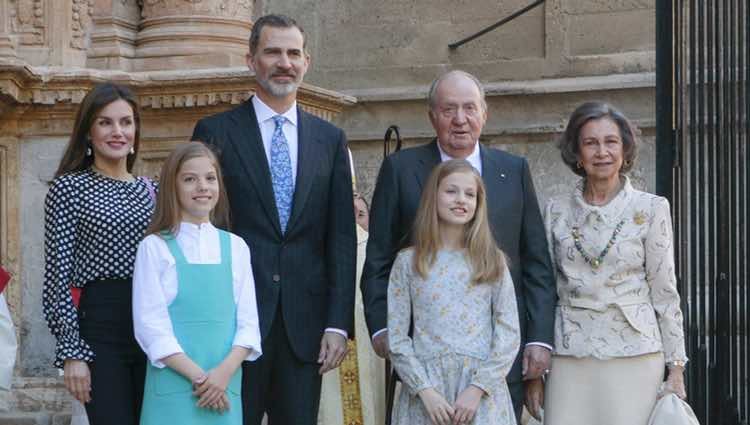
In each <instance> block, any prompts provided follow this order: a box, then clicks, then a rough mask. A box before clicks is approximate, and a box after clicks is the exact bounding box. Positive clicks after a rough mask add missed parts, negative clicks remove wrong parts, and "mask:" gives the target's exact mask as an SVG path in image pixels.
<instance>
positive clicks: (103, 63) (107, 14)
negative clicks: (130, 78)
mask: <svg viewBox="0 0 750 425" xmlns="http://www.w3.org/2000/svg"><path fill="white" fill-rule="evenodd" d="M91 1H93V14H92V15H93V16H92V21H93V23H94V25H93V29H92V31H91V44H90V46H89V49H88V59H87V61H86V66H88V67H90V68H98V69H118V70H122V71H131V70H132V59H133V57H135V43H136V39H137V36H138V23H139V22H140V19H141V9H140V8H139V7H138V3H137V2H136V1H135V0H127V1H123V0H89V2H91Z"/></svg>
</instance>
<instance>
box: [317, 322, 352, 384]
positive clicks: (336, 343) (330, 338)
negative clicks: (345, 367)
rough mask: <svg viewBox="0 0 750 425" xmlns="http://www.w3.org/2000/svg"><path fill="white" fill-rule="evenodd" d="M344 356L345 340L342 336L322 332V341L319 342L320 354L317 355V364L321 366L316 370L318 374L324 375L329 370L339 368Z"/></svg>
mask: <svg viewBox="0 0 750 425" xmlns="http://www.w3.org/2000/svg"><path fill="white" fill-rule="evenodd" d="M345 356H346V338H344V335H341V334H338V333H336V332H324V333H323V339H321V340H320V354H318V363H319V364H320V365H321V366H320V369H319V370H318V373H319V374H321V375H322V374H324V373H326V372H328V371H329V370H333V369H336V368H337V367H339V365H340V364H341V362H342V361H343V360H344V357H345Z"/></svg>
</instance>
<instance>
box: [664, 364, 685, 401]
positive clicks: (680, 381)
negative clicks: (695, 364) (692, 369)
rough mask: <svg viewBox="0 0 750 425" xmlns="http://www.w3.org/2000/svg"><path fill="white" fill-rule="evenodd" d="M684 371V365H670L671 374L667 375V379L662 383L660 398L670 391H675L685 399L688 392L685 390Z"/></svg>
mask: <svg viewBox="0 0 750 425" xmlns="http://www.w3.org/2000/svg"><path fill="white" fill-rule="evenodd" d="M684 372H685V368H684V367H682V366H670V367H669V375H667V381H666V382H664V384H663V385H662V391H661V394H659V398H661V397H662V396H664V395H666V394H669V393H675V394H676V395H677V397H679V398H681V399H683V400H684V399H686V398H687V392H686V391H685V377H684V375H683V374H684Z"/></svg>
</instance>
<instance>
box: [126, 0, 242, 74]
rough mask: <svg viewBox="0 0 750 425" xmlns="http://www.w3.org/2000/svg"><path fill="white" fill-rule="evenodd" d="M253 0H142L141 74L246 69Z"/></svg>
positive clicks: (138, 59)
mask: <svg viewBox="0 0 750 425" xmlns="http://www.w3.org/2000/svg"><path fill="white" fill-rule="evenodd" d="M253 3H254V0H142V8H143V10H142V14H141V16H142V20H141V26H140V31H139V33H138V40H137V47H136V52H135V60H134V65H135V69H134V70H137V71H150V70H167V69H198V68H217V67H222V68H223V67H229V66H243V65H244V63H245V54H246V53H247V50H248V47H247V45H248V37H249V35H250V28H251V27H252V14H253Z"/></svg>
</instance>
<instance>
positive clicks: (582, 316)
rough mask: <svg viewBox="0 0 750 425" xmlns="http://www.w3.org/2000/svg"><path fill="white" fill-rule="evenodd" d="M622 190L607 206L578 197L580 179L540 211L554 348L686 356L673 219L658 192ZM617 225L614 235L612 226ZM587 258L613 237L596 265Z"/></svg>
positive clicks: (572, 352) (607, 354)
mask: <svg viewBox="0 0 750 425" xmlns="http://www.w3.org/2000/svg"><path fill="white" fill-rule="evenodd" d="M624 179H625V182H624V185H623V188H622V190H620V192H619V193H618V194H617V195H616V196H615V198H614V199H612V200H611V201H610V202H609V203H608V204H607V205H604V206H593V205H589V204H588V203H586V201H584V199H583V180H581V181H580V182H579V183H578V184H577V186H576V188H575V190H574V191H573V192H572V193H571V194H568V195H563V196H559V197H556V198H553V199H551V200H550V201H549V202H548V203H547V208H546V210H545V225H546V228H547V240H548V243H549V247H550V257H551V258H552V260H553V263H554V267H553V268H554V270H555V279H556V282H557V294H558V296H559V302H558V306H557V308H556V310H555V352H556V354H558V355H568V356H575V357H594V358H598V359H610V358H615V357H629V356H637V355H640V354H646V353H654V352H659V351H663V352H664V355H665V360H666V361H667V362H671V361H675V360H681V361H687V357H686V355H685V338H684V333H683V328H682V312H681V310H680V297H679V294H678V293H677V285H676V278H675V272H674V255H673V246H672V222H671V219H670V213H669V203H668V201H667V200H666V199H665V198H662V197H659V196H656V195H652V194H650V193H646V192H641V191H638V190H635V189H633V187H632V186H631V184H630V180H629V179H627V177H625V178H624ZM618 225H619V226H620V229H621V230H620V231H619V233H617V235H616V236H615V237H614V238H613V236H612V235H613V233H614V232H615V229H616V228H617V227H618ZM574 228H577V229H578V239H579V241H580V248H581V249H582V250H583V251H584V252H585V253H586V255H587V256H588V257H589V258H590V259H596V258H597V257H599V254H600V253H601V252H602V250H603V249H604V248H605V247H606V246H607V244H608V243H609V242H610V241H611V240H612V239H614V241H613V243H612V245H611V247H610V249H609V251H608V252H607V254H606V255H605V256H604V258H603V259H602V261H601V264H600V265H599V266H598V267H593V266H592V265H591V264H589V263H587V262H586V261H585V260H584V256H583V255H582V254H581V253H580V250H579V249H578V248H576V244H575V238H574V236H573V235H574V233H575V231H574Z"/></svg>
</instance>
